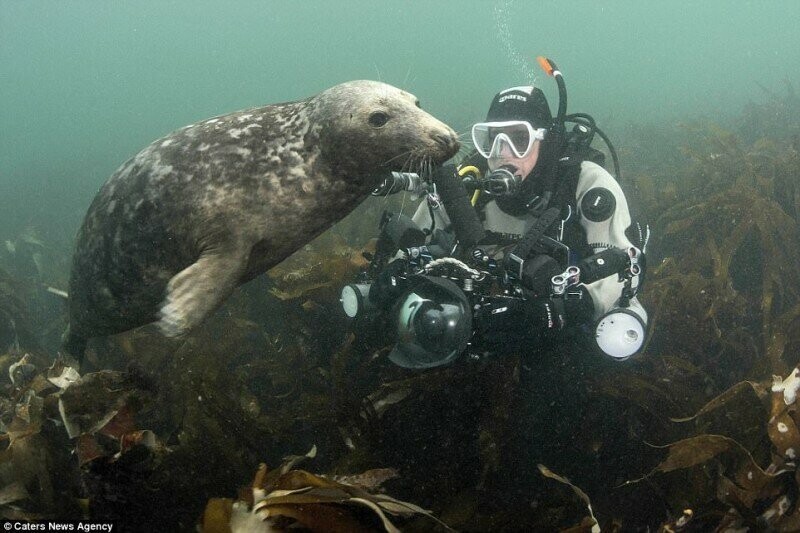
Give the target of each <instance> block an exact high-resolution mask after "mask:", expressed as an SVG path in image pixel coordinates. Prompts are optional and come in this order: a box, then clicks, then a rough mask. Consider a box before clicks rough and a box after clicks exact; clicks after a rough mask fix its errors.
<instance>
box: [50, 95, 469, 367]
mask: <svg viewBox="0 0 800 533" xmlns="http://www.w3.org/2000/svg"><path fill="white" fill-rule="evenodd" d="M458 148H459V143H458V138H457V135H456V134H455V132H454V131H453V130H452V129H451V128H450V127H449V126H447V125H446V124H444V123H442V122H440V121H439V120H437V119H436V118H434V117H433V116H431V115H430V114H428V113H426V112H425V111H423V110H422V109H421V108H420V107H419V101H418V100H417V98H416V97H415V96H413V95H412V94H410V93H408V92H406V91H403V90H401V89H398V88H396V87H393V86H391V85H387V84H385V83H380V82H375V81H366V80H360V81H351V82H346V83H342V84H340V85H336V86H334V87H331V88H330V89H327V90H325V91H323V92H321V93H319V94H317V95H315V96H312V97H310V98H307V99H305V100H300V101H296V102H288V103H282V104H272V105H266V106H263V107H256V108H252V109H246V110H242V111H237V112H234V113H230V114H227V115H222V116H218V117H215V118H210V119H208V120H204V121H201V122H198V123H196V124H191V125H189V126H186V127H184V128H182V129H180V130H177V131H175V132H173V133H171V134H169V135H167V136H166V137H163V138H161V139H158V140H156V141H155V142H153V143H152V144H150V145H149V146H147V147H146V148H145V149H144V150H142V151H141V152H139V153H138V154H137V155H136V156H134V157H133V158H131V159H130V160H128V161H127V162H125V163H124V164H123V165H122V166H121V167H120V168H119V169H118V170H117V171H116V172H115V173H114V174H113V175H112V176H111V177H110V178H109V179H108V181H107V182H106V183H105V185H103V187H102V188H101V189H100V191H99V192H98V194H97V196H96V197H95V199H94V201H93V202H92V204H91V206H90V207H89V210H88V212H87V214H86V217H85V219H84V221H83V224H82V226H81V228H80V230H79V232H78V236H77V240H76V246H75V252H74V256H73V262H72V271H71V276H70V283H69V329H68V331H67V334H66V336H65V343H64V348H65V350H66V351H67V352H68V353H69V354H71V355H73V356H75V357H78V358H79V359H80V358H81V357H82V354H83V352H84V349H85V347H86V342H87V340H88V339H90V338H93V337H99V336H106V335H112V334H115V333H119V332H122V331H126V330H129V329H133V328H135V327H138V326H142V325H145V324H149V323H152V322H156V324H157V326H158V328H159V329H160V330H161V332H163V333H164V334H165V335H167V336H170V337H175V336H180V335H182V334H184V333H186V332H188V331H190V330H191V329H192V328H194V327H196V326H197V325H198V324H200V323H201V322H202V321H203V320H204V319H205V318H206V317H207V316H208V315H209V314H210V313H212V312H213V311H214V310H215V309H216V308H217V307H218V306H219V305H220V304H221V303H222V302H223V301H224V300H225V298H226V297H227V296H229V295H230V294H231V292H232V291H233V290H234V288H235V287H237V286H238V285H240V284H242V283H244V282H246V281H248V280H250V279H252V278H254V277H255V276H257V275H259V274H261V273H263V272H265V271H267V270H268V269H270V268H271V267H272V266H274V265H276V264H278V263H279V262H281V261H282V260H283V259H285V258H286V257H288V256H289V255H291V254H292V253H293V252H294V251H296V250H298V249H299V248H301V247H302V246H303V245H304V244H305V243H307V242H309V241H310V240H312V239H313V238H314V237H316V236H317V235H319V234H320V233H322V232H323V231H325V230H326V229H328V228H330V227H331V226H332V225H333V224H334V223H335V222H337V221H338V220H340V219H342V218H343V217H344V216H345V215H347V214H348V213H349V212H350V211H352V210H353V209H354V208H355V207H356V206H357V205H358V204H359V203H360V202H361V201H362V200H363V199H364V198H365V197H366V196H367V195H368V194H369V193H370V191H371V190H372V189H373V188H375V187H376V186H377V184H378V183H377V182H378V181H379V178H378V176H379V175H381V174H382V173H385V172H387V171H392V170H407V169H410V168H415V166H419V168H422V167H424V166H429V165H431V164H439V163H442V162H444V161H446V160H447V159H449V158H451V157H452V156H453V155H455V153H456V152H457V151H458Z"/></svg>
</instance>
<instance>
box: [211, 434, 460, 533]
mask: <svg viewBox="0 0 800 533" xmlns="http://www.w3.org/2000/svg"><path fill="white" fill-rule="evenodd" d="M315 456H316V447H313V448H312V449H311V451H310V452H309V453H307V454H306V455H304V456H290V457H287V458H285V459H284V462H283V464H281V466H280V467H278V468H277V469H274V470H269V469H268V468H267V466H266V465H265V464H263V463H262V464H261V465H260V467H259V469H258V471H257V472H256V475H255V479H254V480H253V483H252V485H251V487H250V488H249V489H248V490H245V491H243V494H242V498H241V499H240V500H238V501H233V500H231V499H219V498H215V499H212V500H210V501H209V503H208V505H207V506H206V509H205V511H204V513H203V517H202V520H201V524H200V527H199V529H200V531H203V532H204V533H228V532H231V533H236V532H244V531H247V532H259V531H264V532H267V531H289V530H295V529H303V530H307V531H319V532H323V531H324V532H342V533H344V532H369V531H386V532H387V533H399V531H400V529H398V527H397V526H396V524H395V522H396V521H398V520H402V521H403V522H404V523H408V521H409V520H410V519H413V518H425V519H426V525H425V526H424V530H425V531H452V530H451V529H450V528H449V527H448V526H447V525H446V524H445V523H443V522H441V521H440V520H438V519H436V518H435V517H434V516H433V515H432V514H431V513H430V512H429V511H426V510H424V509H422V508H421V507H419V506H417V505H414V504H412V503H409V502H404V501H401V500H397V499H394V498H392V497H390V496H387V495H385V494H380V493H375V492H372V491H369V490H366V489H365V488H364V487H363V486H359V485H356V484H354V483H352V481H353V480H354V479H356V478H357V479H365V478H372V483H373V485H372V487H371V488H372V489H373V490H374V489H377V488H378V487H379V486H380V483H378V485H377V486H376V485H374V483H375V482H376V477H375V475H374V474H370V472H365V473H364V474H360V475H358V476H350V477H348V478H347V480H345V479H343V478H342V477H341V476H340V477H338V479H330V478H327V477H323V476H318V475H315V474H312V473H310V472H307V471H305V470H297V469H294V466H295V465H297V464H299V463H300V462H302V461H303V460H305V459H307V458H313V457H315ZM393 475H396V474H393ZM392 477H393V476H392ZM377 478H379V479H384V480H385V479H386V472H383V473H381V474H380V475H378V476H377ZM346 481H350V482H346ZM417 527H419V526H417Z"/></svg>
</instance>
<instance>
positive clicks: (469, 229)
mask: <svg viewBox="0 0 800 533" xmlns="http://www.w3.org/2000/svg"><path fill="white" fill-rule="evenodd" d="M431 178H432V180H433V183H434V185H436V193H437V194H438V195H439V198H441V200H442V203H443V204H444V208H445V210H446V211H447V215H448V217H449V218H450V224H451V226H452V229H453V233H455V235H456V239H458V241H459V242H460V243H461V245H462V247H463V248H471V247H472V246H474V245H476V244H477V243H478V242H480V241H481V240H482V239H483V237H484V235H485V231H484V229H483V224H482V223H481V220H480V218H478V213H477V211H475V208H473V207H472V203H470V199H469V195H468V193H467V190H466V189H465V188H464V186H463V185H462V183H461V177H460V176H459V175H458V171H457V169H456V167H455V165H442V166H440V167H438V168H436V169H434V171H433V174H432V176H431Z"/></svg>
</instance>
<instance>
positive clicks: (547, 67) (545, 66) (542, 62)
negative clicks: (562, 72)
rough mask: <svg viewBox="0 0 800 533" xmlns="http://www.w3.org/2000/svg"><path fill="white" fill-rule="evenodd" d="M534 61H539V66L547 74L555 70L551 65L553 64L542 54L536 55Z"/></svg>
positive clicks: (551, 73)
mask: <svg viewBox="0 0 800 533" xmlns="http://www.w3.org/2000/svg"><path fill="white" fill-rule="evenodd" d="M536 61H538V62H539V66H540V67H542V70H543V71H544V72H545V74H547V75H548V76H552V75H553V71H554V70H555V68H554V67H553V64H552V63H551V62H550V60H549V59H547V58H546V57H544V56H536Z"/></svg>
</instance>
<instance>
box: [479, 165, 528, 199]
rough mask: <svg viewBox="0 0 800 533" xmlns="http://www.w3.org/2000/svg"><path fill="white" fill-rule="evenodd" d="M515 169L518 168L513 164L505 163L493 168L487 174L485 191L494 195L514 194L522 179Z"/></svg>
mask: <svg viewBox="0 0 800 533" xmlns="http://www.w3.org/2000/svg"><path fill="white" fill-rule="evenodd" d="M515 170H516V168H514V167H513V166H511V165H503V166H502V167H500V168H498V169H496V170H493V171H492V172H491V173H490V174H489V175H488V176H486V181H485V183H484V191H486V192H487V193H488V194H491V195H492V196H514V195H515V194H516V193H517V191H518V190H519V185H520V182H521V181H522V180H521V179H520V178H519V176H516V175H515V174H514V171H515Z"/></svg>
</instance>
